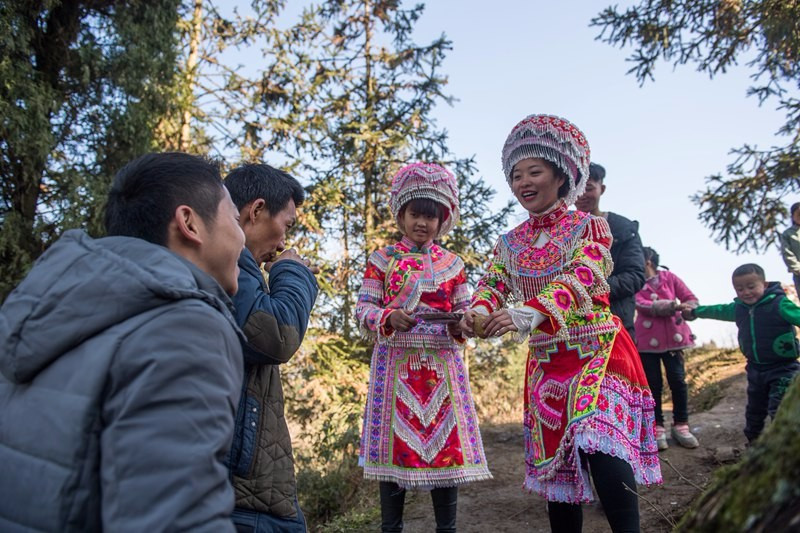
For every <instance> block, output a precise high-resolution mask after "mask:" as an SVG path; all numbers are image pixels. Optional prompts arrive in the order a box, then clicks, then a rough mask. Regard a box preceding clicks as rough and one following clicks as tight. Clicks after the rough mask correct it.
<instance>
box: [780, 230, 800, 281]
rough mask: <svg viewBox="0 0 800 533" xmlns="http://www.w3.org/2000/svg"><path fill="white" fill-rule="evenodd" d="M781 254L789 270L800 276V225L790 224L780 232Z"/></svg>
mask: <svg viewBox="0 0 800 533" xmlns="http://www.w3.org/2000/svg"><path fill="white" fill-rule="evenodd" d="M781 255H782V256H783V262H784V263H786V267H787V268H788V269H789V272H791V273H792V274H794V275H795V276H800V226H797V225H792V227H791V228H789V229H787V230H785V231H784V232H783V233H781Z"/></svg>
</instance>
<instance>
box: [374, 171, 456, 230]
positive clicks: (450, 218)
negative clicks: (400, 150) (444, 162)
mask: <svg viewBox="0 0 800 533" xmlns="http://www.w3.org/2000/svg"><path fill="white" fill-rule="evenodd" d="M416 198H428V199H430V200H433V201H435V202H438V203H440V204H442V205H443V206H444V208H445V213H444V217H443V219H442V224H441V226H440V227H439V233H438V235H437V236H438V237H441V236H442V235H445V234H446V233H447V232H449V231H450V230H451V229H453V226H455V225H456V223H457V222H458V217H459V209H458V183H457V182H456V177H455V176H454V175H453V174H452V173H451V172H450V171H449V170H447V169H446V168H444V167H441V166H439V165H436V164H434V163H411V164H410V165H406V166H404V167H403V168H401V169H400V170H399V171H397V174H395V176H394V178H393V179H392V190H391V195H390V200H389V206H390V208H391V209H392V215H393V216H394V218H395V219H397V218H398V215H399V214H400V209H401V208H402V207H403V206H404V205H406V204H407V203H408V202H410V201H411V200H414V199H416Z"/></svg>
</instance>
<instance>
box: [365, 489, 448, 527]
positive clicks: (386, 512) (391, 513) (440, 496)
mask: <svg viewBox="0 0 800 533" xmlns="http://www.w3.org/2000/svg"><path fill="white" fill-rule="evenodd" d="M380 491H381V532H382V533H399V532H400V531H403V506H404V505H405V502H406V489H404V488H401V487H400V486H399V485H397V483H390V482H388V481H381V482H380ZM431 500H432V501H433V515H434V517H435V518H436V533H455V532H456V507H457V502H458V487H445V488H439V489H433V490H432V491H431Z"/></svg>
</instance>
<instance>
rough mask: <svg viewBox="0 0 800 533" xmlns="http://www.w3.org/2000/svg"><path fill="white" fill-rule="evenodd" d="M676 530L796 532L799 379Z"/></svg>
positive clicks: (799, 516)
mask: <svg viewBox="0 0 800 533" xmlns="http://www.w3.org/2000/svg"><path fill="white" fill-rule="evenodd" d="M676 530H677V531H691V532H698V531H699V532H705V531H707V532H718V531H730V532H734V531H742V532H744V531H747V532H748V533H751V532H752V533H758V532H770V533H777V532H782V531H800V379H796V380H795V381H794V382H793V384H792V385H791V386H790V387H789V390H788V391H787V392H786V396H785V397H784V399H783V402H782V403H781V406H780V408H779V409H778V413H777V414H776V416H775V420H773V421H772V423H771V424H770V426H769V427H768V428H767V430H766V431H765V432H764V433H763V434H762V435H761V437H760V438H759V439H758V440H757V441H756V442H755V443H754V444H753V446H751V447H750V449H749V450H748V451H747V453H746V454H745V456H744V457H743V458H742V460H741V461H740V462H739V463H738V464H735V465H732V466H730V467H726V468H724V469H722V470H720V471H719V472H718V473H717V475H716V478H715V480H714V482H713V483H712V485H711V486H710V487H709V488H708V489H707V490H706V491H705V492H704V493H703V495H702V496H701V497H700V498H699V499H698V500H697V502H696V504H695V505H694V506H693V508H692V509H690V510H689V512H687V513H686V515H685V516H684V517H683V519H682V520H681V522H680V524H678V527H677V529H676Z"/></svg>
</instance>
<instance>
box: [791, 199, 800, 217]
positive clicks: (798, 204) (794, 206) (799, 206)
mask: <svg viewBox="0 0 800 533" xmlns="http://www.w3.org/2000/svg"><path fill="white" fill-rule="evenodd" d="M798 209H800V202H795V203H793V204H792V206H791V207H790V208H789V215H790V216H794V212H795V211H797V210H798Z"/></svg>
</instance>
